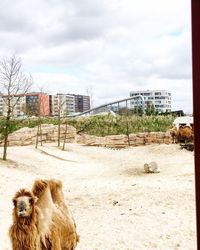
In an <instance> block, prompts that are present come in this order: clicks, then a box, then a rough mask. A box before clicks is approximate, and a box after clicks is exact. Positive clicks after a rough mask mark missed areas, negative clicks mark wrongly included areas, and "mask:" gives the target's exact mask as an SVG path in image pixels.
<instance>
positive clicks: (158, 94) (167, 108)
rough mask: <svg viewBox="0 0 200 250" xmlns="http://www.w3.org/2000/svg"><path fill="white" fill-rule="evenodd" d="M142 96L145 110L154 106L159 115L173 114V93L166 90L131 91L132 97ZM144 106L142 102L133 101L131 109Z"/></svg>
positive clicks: (138, 100)
mask: <svg viewBox="0 0 200 250" xmlns="http://www.w3.org/2000/svg"><path fill="white" fill-rule="evenodd" d="M137 95H142V96H143V97H144V102H145V108H146V107H147V106H148V105H154V107H155V110H156V111H157V112H158V113H164V112H171V93H170V92H168V91H166V90H146V91H131V92H130V97H133V96H137ZM141 105H142V100H140V99H136V100H132V101H131V107H132V108H134V107H138V106H141Z"/></svg>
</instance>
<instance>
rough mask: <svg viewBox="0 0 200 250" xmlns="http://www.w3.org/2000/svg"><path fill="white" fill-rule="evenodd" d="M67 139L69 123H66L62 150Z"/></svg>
mask: <svg viewBox="0 0 200 250" xmlns="http://www.w3.org/2000/svg"><path fill="white" fill-rule="evenodd" d="M66 139H67V123H66V125H65V137H64V142H63V148H62V150H65V143H66Z"/></svg>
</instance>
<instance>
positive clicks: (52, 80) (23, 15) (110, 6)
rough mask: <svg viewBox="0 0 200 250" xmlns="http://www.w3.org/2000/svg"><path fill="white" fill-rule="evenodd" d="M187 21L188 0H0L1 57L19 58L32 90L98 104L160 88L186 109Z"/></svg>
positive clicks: (189, 85)
mask: <svg viewBox="0 0 200 250" xmlns="http://www.w3.org/2000/svg"><path fill="white" fill-rule="evenodd" d="M190 18H191V17H190V1H188V0H176V1H174V0H151V1H149V0H34V1H33V0H17V1H11V0H1V1H0V20H1V21H0V41H1V42H0V43H1V46H0V55H1V57H4V56H9V55H12V54H17V55H18V56H20V57H21V58H22V61H23V66H24V70H25V71H26V72H28V73H31V74H32V75H33V78H34V82H35V84H34V90H36V91H37V90H38V88H39V87H43V89H44V90H46V92H48V93H57V92H63V93H76V94H87V93H89V94H92V99H93V105H94V106H96V105H100V104H104V103H107V102H109V101H115V100H117V99H120V98H126V97H129V94H130V91H136V90H147V89H149V90H151V89H152V90H154V89H155V90H157V89H158V90H159V89H165V90H168V91H171V93H172V110H177V109H183V110H184V111H185V112H192V80H191V77H192V74H191V72H192V69H191V20H190Z"/></svg>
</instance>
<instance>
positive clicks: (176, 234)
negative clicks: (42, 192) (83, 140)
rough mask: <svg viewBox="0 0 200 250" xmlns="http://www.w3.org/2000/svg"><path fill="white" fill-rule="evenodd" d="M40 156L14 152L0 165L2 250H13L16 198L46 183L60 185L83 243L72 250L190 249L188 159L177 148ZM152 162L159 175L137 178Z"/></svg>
mask: <svg viewBox="0 0 200 250" xmlns="http://www.w3.org/2000/svg"><path fill="white" fill-rule="evenodd" d="M41 150H42V151H41ZM41 150H36V149H34V147H33V146H27V147H12V148H9V151H8V155H9V159H10V160H9V161H8V162H6V163H5V162H3V161H1V160H0V204H1V206H0V232H1V234H0V249H3V250H7V249H9V250H10V249H11V248H10V245H9V239H8V237H7V231H8V227H9V225H10V223H11V219H12V218H11V210H12V202H11V199H12V197H13V195H14V193H15V192H16V191H17V190H18V189H19V188H22V187H28V188H29V187H31V185H32V183H33V181H34V180H35V179H36V178H52V177H53V178H58V179H61V180H62V181H63V187H64V194H65V197H66V199H67V200H68V203H69V205H70V208H71V210H72V213H73V215H74V217H75V220H76V223H77V227H78V232H79V234H80V235H81V241H80V244H79V245H78V247H77V250H143V249H144V250H145V249H159V250H163V249H164V250H165V249H166V250H167V249H169V250H172V249H182V250H186V249H187V250H194V249H196V247H195V242H196V238H195V223H196V222H195V201H194V166H193V160H194V159H193V157H194V156H193V152H188V151H185V150H180V149H179V146H178V145H150V146H141V147H135V148H130V149H123V150H111V149H106V148H98V147H86V146H80V145H75V144H67V148H66V151H62V150H60V149H58V148H57V147H56V146H55V145H54V144H46V145H44V146H43V147H42V148H41ZM1 152H2V148H0V153H1ZM150 161H156V162H157V163H158V166H159V168H160V170H161V172H160V173H159V174H145V173H144V172H143V165H144V163H145V162H150Z"/></svg>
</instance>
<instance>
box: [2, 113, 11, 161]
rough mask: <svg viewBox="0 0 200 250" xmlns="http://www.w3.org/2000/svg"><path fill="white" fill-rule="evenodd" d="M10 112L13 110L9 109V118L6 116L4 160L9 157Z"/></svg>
mask: <svg viewBox="0 0 200 250" xmlns="http://www.w3.org/2000/svg"><path fill="white" fill-rule="evenodd" d="M10 114H11V111H10V110H9V111H8V114H7V118H6V126H5V130H4V146H3V160H4V161H6V159H7V148H8V134H9V125H10Z"/></svg>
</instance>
